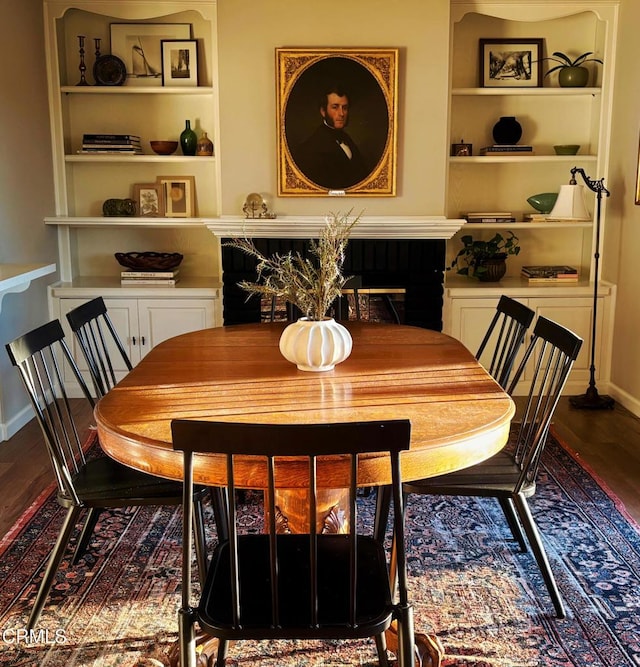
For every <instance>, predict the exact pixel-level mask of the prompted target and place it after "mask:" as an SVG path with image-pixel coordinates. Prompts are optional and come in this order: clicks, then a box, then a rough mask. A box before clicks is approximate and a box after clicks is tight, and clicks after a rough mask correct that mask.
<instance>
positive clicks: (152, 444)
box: [95, 321, 515, 532]
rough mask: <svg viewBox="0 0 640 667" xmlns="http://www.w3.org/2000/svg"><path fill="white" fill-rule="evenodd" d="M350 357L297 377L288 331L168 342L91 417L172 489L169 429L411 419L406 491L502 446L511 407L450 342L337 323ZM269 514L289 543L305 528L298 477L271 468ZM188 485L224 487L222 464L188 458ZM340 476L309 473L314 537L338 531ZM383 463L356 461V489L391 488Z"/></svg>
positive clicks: (222, 333)
mask: <svg viewBox="0 0 640 667" xmlns="http://www.w3.org/2000/svg"><path fill="white" fill-rule="evenodd" d="M343 324H344V325H345V326H346V327H347V328H348V330H349V332H350V334H351V336H352V339H353V349H352V352H351V355H350V356H349V357H348V358H347V359H346V360H345V361H343V362H342V363H340V364H338V365H336V366H335V368H334V369H333V370H330V371H323V372H311V371H302V370H298V368H297V367H296V366H295V365H294V364H292V363H290V362H289V361H287V360H286V359H285V358H284V357H283V356H282V355H281V353H280V351H279V347H278V342H279V339H280V336H281V334H282V331H283V328H284V327H285V326H286V323H258V324H240V325H231V326H223V327H217V328H211V329H204V330H200V331H194V332H191V333H186V334H182V335H180V336H176V337H175V338H170V339H168V340H166V341H164V342H162V343H160V344H159V345H157V346H156V347H154V348H153V349H152V350H151V351H150V352H149V353H148V354H147V355H146V356H145V357H144V358H143V359H142V360H141V362H140V363H139V364H138V365H137V366H135V367H134V368H133V370H132V371H130V372H129V373H128V374H127V375H126V376H125V377H124V378H123V379H122V380H121V381H120V382H119V383H118V384H117V385H116V386H115V387H114V388H113V389H112V390H111V391H110V392H109V393H107V395H106V396H104V397H103V398H101V399H100V401H98V403H97V404H96V407H95V420H96V425H97V430H98V436H99V440H100V443H101V446H102V448H103V450H104V451H105V452H106V453H107V454H108V455H109V456H111V457H112V458H114V459H116V460H117V461H119V462H121V463H123V464H125V465H127V466H130V467H132V468H135V469H137V470H142V471H145V472H148V473H151V474H154V475H159V476H162V477H166V478H170V479H176V480H179V479H182V471H183V465H182V463H183V462H182V452H179V451H174V450H173V449H172V439H171V422H172V420H174V419H194V420H212V421H231V422H252V423H260V424H282V423H287V424H302V423H304V424H308V423H336V422H355V421H374V420H387V419H409V420H410V422H411V442H410V448H409V449H408V450H407V451H404V452H402V454H401V475H402V479H403V480H404V481H409V480H414V479H421V478H424V477H428V476H434V475H439V474H442V473H446V472H450V471H454V470H458V469H461V468H464V467H467V466H471V465H473V464H475V463H478V462H480V461H483V460H485V459H487V458H489V457H490V456H492V455H493V454H495V453H496V452H498V451H499V450H500V449H502V447H503V446H504V445H505V444H506V442H507V439H508V435H509V428H510V423H511V419H512V417H513V416H514V412H515V407H514V403H513V401H512V399H511V398H510V396H509V395H508V394H507V393H506V392H505V391H504V390H503V389H502V388H501V387H500V385H498V383H497V382H496V381H495V380H494V379H493V378H492V377H491V376H490V375H489V373H488V372H487V371H486V370H485V369H484V368H483V367H482V366H481V365H480V363H479V362H478V361H477V360H476V359H475V357H474V355H473V354H472V353H471V352H470V351H469V350H468V349H467V348H466V347H465V346H464V345H463V344H462V343H461V342H460V341H458V340H456V339H455V338H452V337H451V336H448V335H446V334H443V333H441V332H437V331H432V330H430V329H425V328H421V327H415V326H409V325H403V324H393V323H372V322H362V321H354V322H343ZM278 466H280V469H279V472H278V484H279V487H280V489H279V491H281V492H280V493H279V496H278V497H277V498H276V500H277V504H278V506H279V507H278V509H279V511H281V513H282V514H283V515H284V522H285V525H286V527H287V529H290V530H292V532H295V530H296V522H297V521H298V518H299V516H302V517H304V516H305V512H304V509H303V508H301V505H303V504H304V496H303V495H302V496H301V492H299V490H300V489H301V488H302V487H303V486H304V485H305V484H306V483H307V476H306V469H305V468H304V467H303V464H302V463H298V464H296V461H295V460H288V459H287V460H286V461H280V460H279V461H278ZM193 475H194V481H195V482H196V483H199V484H204V485H208V486H212V487H221V486H224V485H225V482H226V477H225V476H226V467H225V461H224V457H221V456H219V455H213V454H198V455H196V457H195V460H194V468H193ZM237 475H238V476H237V478H236V479H235V484H236V486H237V487H238V488H253V489H255V488H257V489H261V488H266V478H265V476H264V475H263V474H262V473H260V471H259V469H258V468H254V467H253V466H251V465H246V466H244V467H243V466H240V470H239V471H238V472H237ZM348 475H349V470H348V465H347V464H346V463H345V462H344V461H343V460H342V459H341V458H339V457H338V458H336V457H333V459H329V460H327V461H326V462H324V463H323V462H322V460H321V461H320V463H319V466H318V486H319V487H321V488H322V489H326V494H327V498H326V502H325V505H324V506H323V508H322V509H321V510H320V511H321V512H324V515H322V516H320V517H319V519H318V522H319V529H324V530H329V531H330V530H336V531H339V529H340V526H339V525H334V524H336V523H337V524H339V521H338V520H337V519H336V517H337V516H339V515H340V514H341V513H340V512H339V511H337V510H338V506H339V503H340V493H341V489H342V488H343V487H346V486H347V480H348ZM390 481H391V478H390V465H389V461H388V456H384V455H382V454H377V455H366V456H362V457H360V459H359V463H358V484H359V486H362V487H365V488H371V487H376V486H381V485H386V484H389V483H390Z"/></svg>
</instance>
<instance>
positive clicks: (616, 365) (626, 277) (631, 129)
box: [603, 0, 640, 415]
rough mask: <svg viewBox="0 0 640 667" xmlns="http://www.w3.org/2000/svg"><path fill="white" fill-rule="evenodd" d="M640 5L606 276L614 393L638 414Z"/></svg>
mask: <svg viewBox="0 0 640 667" xmlns="http://www.w3.org/2000/svg"><path fill="white" fill-rule="evenodd" d="M639 25H640V3H639V2H638V1H637V0H622V4H621V12H620V30H619V38H618V52H617V68H616V81H615V90H614V109H613V124H612V125H613V132H612V140H611V167H610V169H609V181H608V183H607V184H606V185H607V187H608V189H609V190H610V191H611V197H610V198H609V200H608V201H607V206H608V215H609V217H608V219H607V234H606V236H605V239H604V249H603V274H604V276H605V277H606V278H610V279H611V280H612V281H614V282H615V283H617V285H618V288H617V289H618V298H617V306H616V316H615V324H614V337H613V359H612V372H611V383H612V389H611V392H610V393H611V394H612V395H613V396H614V397H616V398H617V399H618V400H619V401H620V402H621V403H622V404H623V405H625V406H626V407H627V408H629V409H630V410H632V411H633V412H634V413H635V414H638V415H640V345H638V334H639V332H640V297H639V295H640V272H639V271H638V250H640V206H637V205H635V203H634V202H635V192H636V174H637V169H638V140H639V132H640V85H639V83H638V64H637V61H638V44H637V41H638V26H639Z"/></svg>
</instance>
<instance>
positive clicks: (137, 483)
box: [73, 456, 182, 507]
mask: <svg viewBox="0 0 640 667" xmlns="http://www.w3.org/2000/svg"><path fill="white" fill-rule="evenodd" d="M73 484H74V487H75V490H76V493H77V494H78V497H79V498H80V500H81V501H82V502H83V503H84V504H85V505H87V506H97V507H104V506H106V505H108V506H111V507H126V506H129V505H155V504H158V505H164V504H181V503H182V482H175V481H172V480H167V479H163V478H162V477H156V476H154V475H149V474H147V473H143V472H139V471H137V470H133V469H132V468H128V467H127V466H124V465H122V464H120V463H118V462H117V461H114V460H113V459H111V458H109V457H107V456H100V457H98V458H95V459H90V460H88V461H87V463H86V464H85V465H84V466H83V467H82V468H81V469H80V471H79V472H78V474H77V475H75V477H74V478H73Z"/></svg>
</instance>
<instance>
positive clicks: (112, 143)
mask: <svg viewBox="0 0 640 667" xmlns="http://www.w3.org/2000/svg"><path fill="white" fill-rule="evenodd" d="M80 153H117V154H121V155H122V154H125V155H127V154H130V155H141V154H142V146H141V145H140V137H139V136H138V135H137V134H84V135H82V149H81V150H80Z"/></svg>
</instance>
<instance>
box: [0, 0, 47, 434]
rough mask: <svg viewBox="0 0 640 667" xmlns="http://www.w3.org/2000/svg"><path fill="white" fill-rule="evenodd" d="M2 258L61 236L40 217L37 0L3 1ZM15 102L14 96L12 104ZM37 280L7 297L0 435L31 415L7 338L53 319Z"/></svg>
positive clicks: (1, 326) (43, 178) (43, 171)
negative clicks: (22, 290) (28, 286)
mask: <svg viewBox="0 0 640 667" xmlns="http://www.w3.org/2000/svg"><path fill="white" fill-rule="evenodd" d="M0 59H1V60H2V62H3V63H4V65H3V67H2V68H0V90H2V104H0V146H2V154H1V156H0V263H5V264H6V263H20V262H26V263H31V262H46V263H49V262H55V261H56V257H57V245H56V236H55V232H54V230H53V229H47V228H45V226H44V223H43V218H44V217H45V216H47V215H52V214H53V212H54V203H53V176H52V167H51V140H50V132H49V115H48V111H47V84H46V74H45V60H44V31H43V19H42V2H41V1H40V0H19V1H18V0H14V1H13V2H9V1H8V0H4V2H1V3H0ZM9 102H10V103H9ZM54 278H55V276H47V277H46V278H41V279H40V280H37V281H35V282H34V283H32V285H31V287H30V288H29V289H28V290H27V291H25V292H22V293H20V294H9V295H7V296H5V297H4V299H3V300H2V311H1V312H0V440H1V439H2V434H3V433H4V432H5V431H7V430H8V431H9V433H12V432H13V431H14V430H15V429H16V428H17V427H19V426H20V425H21V423H22V420H23V419H24V418H26V417H27V416H28V413H27V412H25V408H26V406H27V397H26V394H25V392H24V389H23V388H22V385H21V383H20V380H19V377H18V374H17V372H16V370H15V369H14V368H13V367H12V366H11V365H10V363H9V359H8V357H7V354H6V351H5V349H4V344H5V343H6V342H8V341H9V340H12V339H13V338H15V337H16V336H18V335H20V334H21V333H23V332H25V331H28V330H29V329H31V328H33V327H35V326H37V325H39V324H44V323H45V322H46V321H47V318H48V307H47V300H46V285H47V284H48V283H49V282H52V280H53V279H54Z"/></svg>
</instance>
